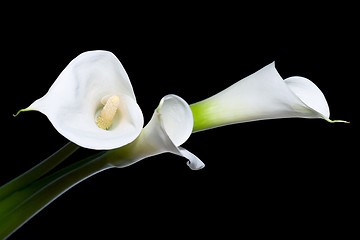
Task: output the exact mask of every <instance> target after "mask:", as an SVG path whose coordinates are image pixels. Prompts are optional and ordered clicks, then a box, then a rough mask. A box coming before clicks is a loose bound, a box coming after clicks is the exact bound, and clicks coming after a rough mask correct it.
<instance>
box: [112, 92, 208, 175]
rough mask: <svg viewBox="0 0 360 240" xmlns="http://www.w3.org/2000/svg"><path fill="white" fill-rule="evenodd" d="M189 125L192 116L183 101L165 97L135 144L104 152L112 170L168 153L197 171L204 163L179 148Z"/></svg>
mask: <svg viewBox="0 0 360 240" xmlns="http://www.w3.org/2000/svg"><path fill="white" fill-rule="evenodd" d="M193 125H194V120H193V115H192V112H191V109H190V106H189V105H188V104H187V103H186V102H185V100H183V99H182V98H180V97H178V96H176V95H167V96H165V97H164V98H162V99H161V101H160V104H159V106H158V107H157V109H156V110H155V111H154V114H153V116H152V118H151V120H150V121H149V123H148V124H147V125H146V126H145V127H144V129H143V131H142V132H141V134H140V135H139V136H138V138H137V139H136V140H135V141H133V142H131V143H130V144H128V145H126V146H124V147H122V148H120V149H114V150H112V151H108V152H107V153H106V154H107V155H108V156H107V157H108V158H109V159H110V160H109V162H111V164H112V165H114V166H116V167H127V166H129V165H131V164H134V163H136V162H138V161H140V160H142V159H144V158H146V157H150V156H154V155H158V154H161V153H165V152H170V153H173V154H176V155H179V156H182V157H185V158H187V159H188V160H189V161H188V166H189V167H190V168H191V169H192V170H198V169H201V168H203V167H204V166H205V164H204V163H203V162H202V161H201V160H200V159H199V158H197V157H196V156H195V155H194V154H192V153H191V152H189V151H187V150H186V149H184V148H182V147H180V145H182V144H183V143H184V142H185V141H186V140H187V139H188V138H189V137H190V135H191V133H192V129H193Z"/></svg>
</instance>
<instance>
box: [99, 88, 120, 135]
mask: <svg viewBox="0 0 360 240" xmlns="http://www.w3.org/2000/svg"><path fill="white" fill-rule="evenodd" d="M106 98H108V99H107V100H106ZM101 102H102V103H103V104H104V105H105V106H104V108H103V109H102V110H101V113H100V114H99V116H98V117H97V118H96V125H97V126H98V127H99V128H101V129H104V130H107V129H109V128H110V127H111V124H112V123H113V121H114V117H115V114H116V111H117V110H118V108H119V106H120V99H119V97H118V96H116V95H114V96H110V97H105V98H103V99H102V101H101Z"/></svg>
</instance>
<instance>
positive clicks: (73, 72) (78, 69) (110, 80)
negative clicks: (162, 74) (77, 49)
mask: <svg viewBox="0 0 360 240" xmlns="http://www.w3.org/2000/svg"><path fill="white" fill-rule="evenodd" d="M31 110H37V111H40V112H42V113H43V114H45V115H46V116H47V117H48V118H49V120H50V122H51V123H52V124H53V125H54V127H55V129H56V130H57V131H58V132H59V133H60V134H62V135H63V136H64V137H66V138H68V139H69V140H70V141H72V142H74V143H76V144H77V145H79V146H82V147H85V148H91V149H99V150H100V149H104V150H107V149H114V148H118V147H121V146H124V145H126V144H128V143H130V142H131V141H133V140H134V139H136V137H137V136H138V135H139V134H140V132H141V130H142V127H143V124H144V119H143V115H142V112H141V109H140V107H139V106H138V104H137V103H136V99H135V94H134V92H133V88H132V85H131V83H130V80H129V77H128V75H127V73H126V72H125V69H124V68H123V66H122V65H121V63H120V61H119V60H118V59H117V58H116V57H115V56H114V55H113V54H112V53H111V52H107V51H89V52H85V53H82V54H80V55H79V56H78V57H76V58H75V59H74V60H72V61H71V62H70V63H69V65H68V66H67V67H66V68H65V69H64V70H63V71H62V72H61V74H60V75H59V77H58V78H57V79H56V81H55V82H54V84H53V85H52V86H51V88H50V89H49V91H48V92H47V93H46V94H45V96H43V97H42V98H40V99H38V100H36V101H35V102H34V103H33V104H31V105H30V106H29V107H28V108H26V109H23V110H20V111H19V112H21V111H31Z"/></svg>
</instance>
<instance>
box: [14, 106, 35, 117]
mask: <svg viewBox="0 0 360 240" xmlns="http://www.w3.org/2000/svg"><path fill="white" fill-rule="evenodd" d="M28 111H33V109H28V108H25V109H20V110H19V111H18V112H17V113H15V114H13V117H17V116H18V115H19V114H20V113H21V112H28Z"/></svg>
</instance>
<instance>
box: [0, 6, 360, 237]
mask: <svg viewBox="0 0 360 240" xmlns="http://www.w3.org/2000/svg"><path fill="white" fill-rule="evenodd" d="M314 5H315V4H314ZM314 5H312V4H307V5H305V4H303V3H302V4H300V3H297V2H294V3H292V4H287V5H286V6H284V5H274V4H268V5H264V4H263V3H261V2H258V3H254V4H252V5H249V4H242V5H240V4H236V5H228V4H225V3H223V4H221V5H219V4H217V3H216V4H215V3H214V4H208V3H207V4H202V5H195V4H193V3H192V4H185V3H181V4H180V3H178V4H176V3H174V4H171V5H170V4H154V3H152V4H147V5H144V4H140V3H138V5H137V6H136V7H128V6H127V5H125V4H123V3H122V2H120V3H119V5H106V6H98V5H94V6H81V8H76V9H75V8H74V6H71V5H65V6H61V7H65V8H64V10H63V8H59V7H60V6H51V7H50V6H33V5H32V6H21V9H22V11H18V9H19V8H10V7H9V8H8V9H7V10H8V11H9V12H11V14H8V16H9V17H7V18H6V19H3V20H4V21H2V25H3V27H2V34H1V35H2V37H1V38H2V48H3V49H2V52H3V54H2V56H1V57H2V68H1V72H2V88H1V89H2V90H3V91H2V92H3V95H2V104H1V105H2V113H1V120H2V125H1V126H2V138H3V143H2V146H3V147H2V154H3V156H2V158H1V165H0V185H1V184H3V183H6V182H7V181H9V180H11V179H13V178H14V177H16V176H18V175H19V174H21V173H23V172H24V171H26V170H28V169H29V168H31V167H32V166H34V165H35V164H37V163H38V162H40V161H41V160H43V159H44V158H46V157H47V156H49V155H51V154H52V153H53V152H55V151H56V150H58V149H59V148H60V147H62V146H63V145H64V144H66V143H67V140H66V139H65V138H64V137H63V136H61V135H60V134H59V133H58V132H57V131H56V130H55V129H54V128H53V127H52V125H51V123H50V122H49V121H48V120H47V118H46V117H45V116H44V115H42V114H40V113H37V112H28V113H22V114H21V115H19V116H18V117H16V118H13V117H12V114H13V113H16V112H17V111H18V110H19V109H21V108H25V107H27V106H28V105H30V104H31V103H32V102H33V101H34V100H36V99H38V98H40V97H41V96H43V95H44V94H45V93H46V92H47V90H48V88H49V87H50V86H51V85H52V83H53V82H54V81H55V79H56V78H57V76H58V75H59V74H60V72H61V71H62V70H63V69H64V68H65V67H66V65H67V64H68V63H69V62H70V61H71V60H72V59H73V58H75V57H76V56H77V55H78V54H80V53H82V52H84V51H88V50H96V49H102V50H108V51H111V52H113V53H114V54H115V55H116V56H117V57H118V58H119V59H120V61H121V63H122V64H123V66H124V68H125V69H126V71H127V73H128V75H129V77H130V79H131V82H132V85H133V88H134V91H135V94H136V97H137V101H138V104H139V105H140V107H141V108H142V111H143V114H144V118H145V123H147V121H148V120H149V119H150V117H151V115H152V113H153V110H154V109H155V108H156V106H157V105H158V102H159V101H160V99H161V98H162V97H163V96H164V95H166V94H170V93H173V94H177V95H179V96H181V97H183V98H184V99H185V100H186V101H187V102H188V103H194V102H197V101H200V100H202V99H204V98H207V97H209V96H211V95H213V94H215V93H217V92H219V91H221V90H223V89H224V88H226V87H228V86H230V85H231V84H233V83H235V82H236V81H238V80H240V79H241V78H243V77H245V76H247V75H249V74H251V73H253V72H255V71H257V70H259V69H260V68H262V67H263V66H265V65H267V64H269V63H270V62H272V61H275V62H276V67H277V69H278V71H279V73H280V75H282V77H284V78H286V77H290V76H294V75H298V76H304V77H307V78H309V79H311V80H312V81H313V82H314V83H315V84H316V85H317V86H318V87H319V88H320V89H321V90H322V91H323V93H324V95H325V96H326V98H327V100H328V103H329V106H330V112H331V116H330V118H331V119H345V120H348V121H351V124H329V123H327V122H326V121H323V120H309V119H281V120H267V121H259V122H252V123H244V124H237V125H232V126H227V127H222V128H217V129H213V130H209V131H204V132H199V133H196V134H193V135H192V136H191V137H190V138H189V140H188V141H187V142H186V143H185V144H184V145H183V147H185V148H187V149H188V150H189V151H191V152H193V153H194V154H196V155H197V156H198V157H199V158H200V159H202V161H203V162H204V163H205V164H206V167H205V168H204V169H202V170H200V171H191V170H190V169H189V168H188V167H187V166H186V164H185V163H186V160H185V159H183V158H181V157H178V156H175V155H171V154H163V155H159V156H155V157H151V158H148V159H146V160H143V161H141V162H140V163H138V164H135V165H133V166H131V167H128V168H125V169H111V170H108V171H105V172H102V173H100V174H98V175H96V176H94V177H92V178H90V179H87V180H86V181H84V182H82V183H80V184H78V185H77V186H75V187H73V188H72V189H71V190H69V191H68V192H66V193H65V194H63V195H62V196H61V197H60V198H58V199H57V200H56V201H55V202H53V203H51V204H50V205H49V206H48V207H46V208H45V209H44V210H42V211H41V212H40V213H38V214H37V215H36V216H35V217H34V218H33V219H31V220H30V221H29V222H28V223H26V224H25V225H24V226H23V227H22V228H21V229H19V230H18V231H17V232H16V233H15V234H13V235H12V237H10V238H9V239H28V238H36V239H57V238H59V239H62V238H81V239H85V238H89V237H95V238H100V239H113V238H114V239H115V238H124V237H125V236H131V237H137V236H146V237H167V238H168V239H172V238H173V237H187V236H194V237H196V236H204V235H206V234H209V235H210V236H218V237H220V238H221V239H227V238H230V236H231V237H242V236H246V235H250V236H253V237H257V236H259V235H263V236H277V237H279V236H286V237H289V236H309V235H310V233H311V232H312V231H313V233H311V235H312V236H314V235H315V236H324V235H329V236H344V235H346V234H349V233H351V231H352V230H353V228H354V222H352V221H351V220H350V217H352V216H354V215H355V214H356V209H355V207H354V205H353V204H354V202H355V192H356V191H357V187H356V188H355V181H356V180H357V179H358V177H357V176H358V175H357V171H356V168H355V163H356V162H357V155H355V151H353V150H354V146H355V142H356V141H357V138H356V136H355V133H354V131H355V130H354V129H355V127H356V126H357V120H356V119H355V114H356V112H357V111H356V110H357V109H358V105H357V104H358V100H357V97H356V89H357V88H358V87H357V85H356V84H357V82H358V75H357V74H356V73H355V69H356V68H358V66H357V65H358V59H357V56H358V48H357V46H356V45H355V44H354V43H355V42H356V41H357V40H356V39H355V38H356V35H355V34H356V29H355V28H354V24H353V23H354V21H355V16H354V15H353V13H352V11H351V10H352V8H353V7H352V6H338V5H336V6H335V5H322V6H314ZM30 7H31V8H30ZM40 8H41V9H42V10H40ZM33 9H34V10H33ZM36 9H37V10H36ZM25 10H26V11H25ZM23 11H25V12H23ZM15 20H16V21H15ZM355 104H356V105H355ZM90 153H92V152H91V151H90V150H85V149H81V150H79V151H78V152H77V153H76V154H75V155H74V157H72V158H71V159H69V161H75V160H76V159H80V158H82V157H83V156H87V155H88V154H90Z"/></svg>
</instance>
